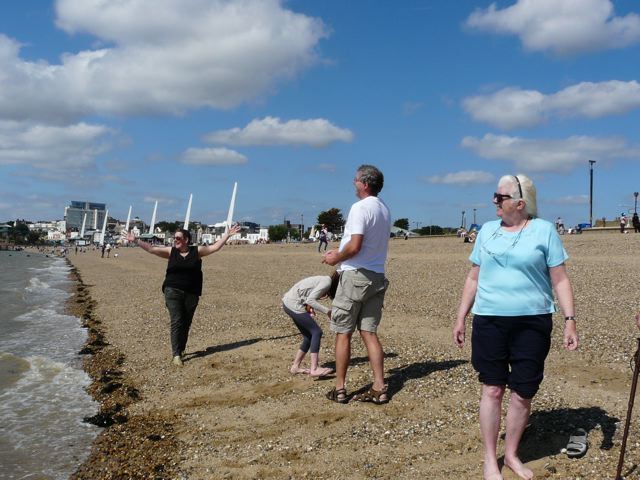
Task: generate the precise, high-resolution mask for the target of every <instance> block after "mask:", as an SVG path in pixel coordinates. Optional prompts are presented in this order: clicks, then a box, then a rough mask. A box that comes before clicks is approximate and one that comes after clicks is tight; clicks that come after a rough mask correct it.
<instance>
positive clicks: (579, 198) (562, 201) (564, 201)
mask: <svg viewBox="0 0 640 480" xmlns="http://www.w3.org/2000/svg"><path fill="white" fill-rule="evenodd" d="M546 203H549V204H553V205H588V204H589V195H566V196H564V197H557V198H551V199H549V200H547V201H546Z"/></svg>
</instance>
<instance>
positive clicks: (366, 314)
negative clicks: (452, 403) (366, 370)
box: [322, 165, 391, 403]
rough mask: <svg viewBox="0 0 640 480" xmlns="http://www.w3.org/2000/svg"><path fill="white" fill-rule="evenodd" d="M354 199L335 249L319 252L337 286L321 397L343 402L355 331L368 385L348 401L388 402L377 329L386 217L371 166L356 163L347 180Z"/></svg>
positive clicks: (380, 177)
mask: <svg viewBox="0 0 640 480" xmlns="http://www.w3.org/2000/svg"><path fill="white" fill-rule="evenodd" d="M353 183H354V186H355V189H356V196H357V197H358V198H359V199H360V200H359V201H358V202H356V203H354V204H353V205H352V206H351V210H350V211H349V215H348V217H347V223H346V224H345V227H344V235H343V237H342V240H341V241H340V247H339V248H337V249H332V250H330V251H328V252H327V253H325V254H324V257H323V260H322V261H323V263H326V264H328V265H337V264H338V263H340V267H339V269H338V271H339V272H341V273H340V282H339V283H338V290H337V291H336V297H335V298H334V299H333V304H332V308H331V330H332V331H333V332H335V333H336V347H335V351H336V384H335V388H333V389H332V390H331V391H330V392H329V393H327V398H329V399H330V400H333V401H334V402H338V403H346V402H347V400H348V397H347V390H346V377H347V368H348V367H349V361H350V359H351V337H352V335H353V332H354V331H355V330H356V329H358V330H359V331H360V337H361V338H362V341H363V342H364V345H365V347H366V349H367V354H368V356H369V364H370V365H371V370H372V371H373V385H372V386H371V388H370V389H369V390H368V391H367V392H365V393H364V394H362V395H360V396H357V397H354V400H360V401H365V402H367V401H368V402H374V403H386V402H388V401H389V395H388V393H387V385H386V384H385V383H384V351H383V350H382V345H381V344H380V340H379V339H378V335H377V333H376V332H377V330H378V326H379V324H380V320H381V319H382V304H383V301H384V296H385V292H386V290H387V287H388V285H389V282H388V281H387V279H386V278H385V275H384V266H385V265H384V264H385V261H386V260H387V251H388V248H389V236H390V232H391V214H390V212H389V208H388V207H387V206H386V205H385V204H384V202H383V201H382V200H380V199H379V198H378V193H380V191H381V190H382V186H383V184H384V176H383V175H382V172H381V171H380V170H378V169H377V168H376V167H374V166H371V165H361V166H360V167H359V168H358V170H357V172H356V176H355V179H354V181H353Z"/></svg>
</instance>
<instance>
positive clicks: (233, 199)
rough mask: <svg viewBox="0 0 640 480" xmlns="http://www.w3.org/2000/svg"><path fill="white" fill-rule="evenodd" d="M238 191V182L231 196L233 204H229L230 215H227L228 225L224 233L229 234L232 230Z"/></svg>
mask: <svg viewBox="0 0 640 480" xmlns="http://www.w3.org/2000/svg"><path fill="white" fill-rule="evenodd" d="M237 190H238V182H234V184H233V193H232V194H231V203H230V204H229V213H228V214H227V225H226V226H225V228H224V232H225V233H227V232H228V231H229V229H230V228H231V222H232V221H233V209H234V208H235V206H236V191H237Z"/></svg>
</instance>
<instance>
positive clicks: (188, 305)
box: [127, 223, 240, 366]
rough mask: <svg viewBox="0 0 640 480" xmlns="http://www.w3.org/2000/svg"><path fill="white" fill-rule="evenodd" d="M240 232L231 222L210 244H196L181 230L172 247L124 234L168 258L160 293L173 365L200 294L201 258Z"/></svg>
mask: <svg viewBox="0 0 640 480" xmlns="http://www.w3.org/2000/svg"><path fill="white" fill-rule="evenodd" d="M239 231H240V225H238V224H237V223H236V224H233V225H232V226H231V228H229V230H228V232H226V233H224V234H223V235H222V236H221V237H220V239H219V240H218V241H217V242H215V243H214V244H213V245H208V246H195V245H190V243H191V233H189V231H188V230H183V229H180V230H178V231H177V232H176V233H175V235H174V237H173V241H174V244H175V246H173V247H164V246H162V247H156V246H153V245H151V244H150V243H148V242H145V241H143V240H140V239H139V238H136V236H135V235H134V234H133V233H131V232H130V233H128V234H127V241H128V242H130V243H132V242H135V243H137V244H138V245H139V246H140V247H142V249H143V250H145V251H146V252H149V253H152V254H154V255H157V256H158V257H161V258H166V259H168V260H169V262H168V264H167V272H166V275H165V279H164V282H163V284H162V292H163V293H164V299H165V304H166V306H167V310H168V311H169V317H170V320H171V322H170V325H171V328H170V331H171V355H172V357H173V358H172V362H173V364H174V365H177V366H182V365H183V357H184V352H185V349H186V347H187V339H188V337H189V329H190V328H191V321H192V320H193V314H194V313H195V311H196V307H197V306H198V300H199V298H200V295H201V294H202V257H206V256H207V255H211V254H212V253H215V252H217V251H218V250H220V249H221V248H222V247H224V245H225V243H227V240H229V237H230V236H231V235H234V234H236V233H238V232H239Z"/></svg>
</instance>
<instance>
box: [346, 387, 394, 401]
mask: <svg viewBox="0 0 640 480" xmlns="http://www.w3.org/2000/svg"><path fill="white" fill-rule="evenodd" d="M353 399H354V400H355V401H357V402H371V403H375V404H376V405H382V404H383V403H387V402H388V401H389V394H388V393H387V386H386V385H385V386H384V388H383V389H382V390H375V389H374V388H373V387H371V388H370V389H369V390H367V391H366V392H364V393H361V394H360V395H356V396H355V397H353Z"/></svg>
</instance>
